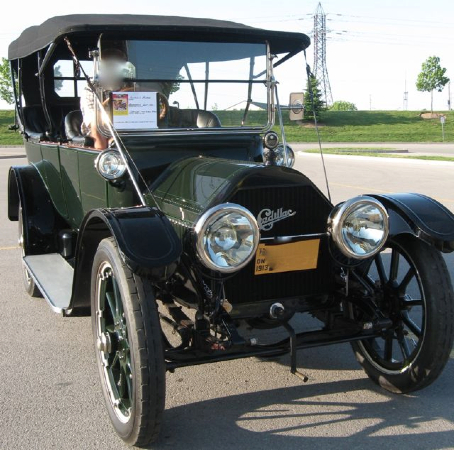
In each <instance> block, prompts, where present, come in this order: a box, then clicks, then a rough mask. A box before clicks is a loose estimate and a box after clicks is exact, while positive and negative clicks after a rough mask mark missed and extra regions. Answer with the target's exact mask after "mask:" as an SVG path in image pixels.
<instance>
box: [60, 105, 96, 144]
mask: <svg viewBox="0 0 454 450" xmlns="http://www.w3.org/2000/svg"><path fill="white" fill-rule="evenodd" d="M83 120H84V118H83V116H82V111H80V110H75V111H71V112H70V113H68V114H67V115H66V117H65V134H66V138H67V139H68V140H69V141H72V142H73V143H74V144H78V145H83V146H85V147H92V146H93V143H94V142H93V138H91V137H89V136H84V135H83V134H82V131H81V127H82V122H83Z"/></svg>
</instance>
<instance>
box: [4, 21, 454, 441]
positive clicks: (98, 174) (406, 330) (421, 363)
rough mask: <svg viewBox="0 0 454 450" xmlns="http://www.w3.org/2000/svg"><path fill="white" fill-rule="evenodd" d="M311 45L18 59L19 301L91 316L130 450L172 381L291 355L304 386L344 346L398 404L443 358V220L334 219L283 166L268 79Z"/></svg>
mask: <svg viewBox="0 0 454 450" xmlns="http://www.w3.org/2000/svg"><path fill="white" fill-rule="evenodd" d="M309 45H310V39H309V38H308V37H307V36H306V35H304V34H301V33H291V32H284V31H266V30H263V29H258V28H253V27H249V26H245V25H242V24H237V23H232V22H227V21H218V20H208V19H194V18H182V17H162V16H145V15H69V16H62V17H54V18H51V19H49V20H47V21H46V22H44V23H43V24H41V25H39V26H36V27H31V28H28V29H26V30H25V31H24V32H23V33H22V34H21V35H20V37H19V38H18V39H16V40H15V41H14V42H12V43H11V45H10V47H9V60H10V63H11V71H12V77H13V84H14V90H15V99H16V100H15V107H16V112H17V118H18V126H19V128H20V132H21V133H22V134H23V138H24V145H25V149H26V153H27V158H28V163H27V164H26V165H23V166H14V167H11V169H10V172H9V181H8V189H9V191H8V216H9V219H10V220H12V221H18V224H19V243H20V248H21V252H22V253H21V255H22V263H23V278H24V283H25V289H26V290H27V292H28V294H30V295H31V296H43V297H44V298H45V299H46V300H47V302H48V303H49V305H50V307H51V308H52V309H53V310H54V311H56V312H59V313H62V314H63V315H64V316H68V317H71V316H82V315H91V320H92V327H93V335H94V347H95V352H96V359H97V364H98V368H99V375H100V380H101V387H102V391H103V394H104V398H105V403H106V406H107V410H108V413H109V416H110V419H111V421H112V424H113V426H114V428H115V430H116V432H117V433H118V435H119V436H120V437H121V438H122V439H123V440H124V441H126V442H127V443H129V444H133V445H139V446H144V445H148V444H149V443H150V442H152V441H153V440H155V439H156V438H157V436H158V433H159V428H160V424H161V422H162V420H163V412H164V403H165V386H166V372H167V371H170V372H173V371H175V370H177V369H178V368H181V367H185V366H191V365H196V364H205V363H213V362H220V361H226V360H232V359H238V358H249V357H260V358H264V359H265V358H268V357H277V356H279V355H285V354H289V355H290V359H289V361H290V362H289V364H290V369H291V372H292V373H294V374H296V375H298V376H299V377H300V378H302V379H303V380H304V381H306V376H305V375H304V374H303V373H302V372H300V371H299V370H298V369H297V358H296V356H297V351H298V350H301V349H305V348H309V347H316V346H323V345H328V344H338V343H346V342H350V343H351V345H352V347H353V351H354V353H355V354H356V357H357V359H358V361H359V363H360V364H361V365H362V367H363V368H364V370H365V371H366V373H367V375H368V376H369V377H370V378H371V379H372V380H373V381H374V382H375V383H377V384H379V385H381V386H382V387H383V388H384V389H387V390H388V391H392V392H395V393H408V392H411V391H414V390H417V389H421V388H423V387H426V386H427V385H429V384H430V383H432V382H433V381H434V380H435V379H436V378H437V377H438V376H439V374H440V373H441V371H442V369H443V367H444V366H445V364H446V362H447V360H448V358H449V355H450V351H451V347H452V342H453V335H454V328H453V324H454V320H453V318H454V317H453V314H454V310H453V305H454V295H453V288H452V284H451V281H450V276H449V273H448V271H447V268H446V265H445V262H444V259H443V256H442V252H452V251H454V216H453V214H452V213H451V212H450V211H449V210H448V209H447V208H445V207H444V206H443V205H441V204H440V203H438V202H437V201H435V200H433V199H431V198H429V197H426V196H424V195H422V194H416V193H396V194H386V195H385V194H383V195H376V194H370V195H363V196H358V197H355V198H351V199H347V200H346V201H345V202H343V203H341V204H338V205H333V204H332V203H331V201H330V199H329V198H327V196H326V195H324V194H323V193H322V191H321V190H320V189H319V188H318V187H317V186H316V185H315V184H314V183H313V182H312V181H311V180H310V179H308V178H307V177H306V176H305V175H304V174H303V173H301V172H299V171H297V170H295V169H294V168H293V163H294V159H295V156H294V154H293V152H292V149H291V148H290V146H289V145H288V144H287V142H286V138H285V127H284V116H285V118H287V114H284V113H283V109H284V110H285V108H284V107H283V106H281V105H280V103H279V97H278V81H277V80H276V77H275V74H276V73H277V70H275V68H276V67H277V66H279V65H280V64H282V63H284V62H285V61H287V60H288V59H289V58H291V57H294V56H296V55H298V54H299V56H300V57H301V56H302V55H303V54H304V52H305V49H306V48H307V47H308V46H309ZM113 54H116V55H117V57H112V55H113ZM284 67H285V66H284ZM302 68H304V66H303V65H302ZM279 70H283V69H279ZM303 75H304V71H303V74H302V79H304V77H303ZM90 98H91V102H92V103H91V109H89V111H90V114H91V115H90V114H89V113H88V112H86V111H84V113H82V112H81V104H84V102H85V103H86V104H88V103H87V101H88V100H90ZM87 99H88V100H87ZM82 107H83V106H82ZM87 117H89V118H90V119H87ZM275 118H276V124H275ZM90 120H91V121H90ZM98 138H99V139H100V141H99V142H104V143H105V148H104V149H101V150H99V149H97V145H96V142H97V139H98ZM306 318H307V319H308V320H310V323H311V326H310V327H308V326H306ZM314 324H316V326H314ZM275 328H276V329H277V328H279V329H280V330H271V329H275ZM270 330H271V331H270ZM279 333H280V334H279ZM282 333H285V335H282ZM273 336H280V337H278V338H274V340H273Z"/></svg>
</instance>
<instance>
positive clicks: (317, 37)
mask: <svg viewBox="0 0 454 450" xmlns="http://www.w3.org/2000/svg"><path fill="white" fill-rule="evenodd" d="M314 75H315V78H317V80H318V82H319V84H320V89H321V91H322V96H323V100H324V101H325V103H326V106H330V105H332V104H333V94H332V92H331V85H330V82H329V77H328V69H327V67H326V14H325V12H324V11H323V8H322V4H321V3H319V4H318V6H317V9H316V11H315V15H314Z"/></svg>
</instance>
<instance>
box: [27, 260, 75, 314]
mask: <svg viewBox="0 0 454 450" xmlns="http://www.w3.org/2000/svg"><path fill="white" fill-rule="evenodd" d="M24 263H25V267H26V268H27V269H28V271H29V272H30V275H31V277H32V278H33V281H34V282H35V284H36V286H37V287H38V288H39V290H40V291H41V293H42V294H43V296H44V298H45V299H46V300H47V302H48V303H49V305H50V307H51V308H52V310H53V311H55V312H57V313H61V312H63V311H64V310H66V309H68V307H69V303H70V301H71V293H72V288H73V275H74V269H73V268H72V267H71V266H70V265H69V264H68V263H67V262H66V260H65V259H64V258H63V257H62V256H61V255H60V254H59V253H49V254H47V255H29V256H25V257H24Z"/></svg>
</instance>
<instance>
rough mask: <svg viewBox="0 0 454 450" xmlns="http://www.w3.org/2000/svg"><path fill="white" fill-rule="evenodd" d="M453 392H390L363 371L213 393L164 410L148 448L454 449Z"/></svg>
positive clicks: (436, 388) (437, 388) (439, 388)
mask: <svg viewBox="0 0 454 450" xmlns="http://www.w3.org/2000/svg"><path fill="white" fill-rule="evenodd" d="M451 365H452V361H451ZM448 366H449V364H448ZM449 369H452V367H448V371H449ZM448 384H452V383H450V381H449V382H448ZM448 387H449V386H448ZM371 391H372V392H371ZM452 392H453V390H452V389H448V393H447V391H446V383H444V384H443V383H440V382H439V383H435V384H434V385H432V386H431V387H429V388H427V389H425V390H424V391H421V392H418V393H416V394H413V395H393V394H390V393H388V392H386V391H384V390H382V389H380V388H378V387H376V386H375V385H374V384H373V383H372V382H371V381H370V380H368V379H366V378H359V379H349V380H340V381H335V382H332V381H331V382H326V383H314V384H311V383H310V382H309V383H307V384H304V385H301V386H299V385H298V386H293V387H288V388H280V389H274V390H266V391H258V392H254V393H246V394H241V395H233V396H228V397H222V398H217V399H210V400H207V401H201V402H195V403H192V404H185V405H182V406H178V407H174V408H170V409H168V410H166V412H165V419H164V426H163V430H162V432H161V437H160V439H159V441H158V442H157V443H156V444H155V445H154V446H152V447H150V448H154V449H168V448H171V449H172V450H178V449H185V450H187V449H205V448H216V449H233V448H235V449H248V450H255V449H283V450H284V449H285V450H291V449H298V450H301V449H314V448H323V449H324V450H325V449H336V450H339V449H343V448H345V449H347V448H348V449H367V450H373V449H380V450H383V449H384V448H388V449H394V448H400V449H406V448H411V449H412V450H413V449H424V450H429V449H444V448H453V447H452V446H453V443H454V410H453V408H452V407H451V405H452V400H453V399H454V396H453V394H452ZM371 394H372V395H371ZM449 397H452V398H451V399H450V398H449ZM371 398H372V400H371ZM366 399H368V400H366Z"/></svg>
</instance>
